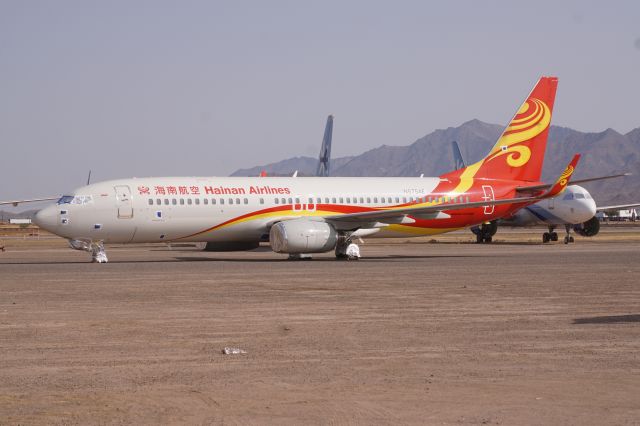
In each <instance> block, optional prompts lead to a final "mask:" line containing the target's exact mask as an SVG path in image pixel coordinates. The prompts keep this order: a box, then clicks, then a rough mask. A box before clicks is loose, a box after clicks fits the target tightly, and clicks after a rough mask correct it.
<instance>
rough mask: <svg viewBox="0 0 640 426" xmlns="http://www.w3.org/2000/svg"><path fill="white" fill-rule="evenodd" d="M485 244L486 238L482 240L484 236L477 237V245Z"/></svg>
mask: <svg viewBox="0 0 640 426" xmlns="http://www.w3.org/2000/svg"><path fill="white" fill-rule="evenodd" d="M483 242H484V238H482V235H480V234H478V235H476V243H478V244H482V243H483Z"/></svg>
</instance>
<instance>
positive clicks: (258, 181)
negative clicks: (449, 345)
mask: <svg viewBox="0 0 640 426" xmlns="http://www.w3.org/2000/svg"><path fill="white" fill-rule="evenodd" d="M557 83H558V79H557V78H556V77H541V78H540V79H539V81H538V82H537V84H536V85H535V87H534V88H533V90H532V91H531V93H530V94H529V96H527V98H526V99H525V101H524V103H523V104H522V105H521V106H520V107H519V108H518V110H517V112H516V114H515V115H514V117H513V118H512V120H511V121H510V122H509V124H508V126H507V127H506V128H505V130H504V132H503V133H502V135H501V136H500V138H499V139H498V140H497V142H496V143H495V145H494V146H493V148H492V149H491V151H490V152H489V154H488V155H487V156H486V157H485V158H483V159H482V160H480V161H478V162H477V163H474V164H471V165H469V166H467V167H465V168H463V169H460V170H456V171H452V172H449V173H446V174H444V175H442V176H439V177H430V178H429V177H421V178H401V177H388V178H387V177H383V178H375V177H350V178H341V177H159V178H139V179H137V178H132V179H120V180H111V181H105V182H99V183H93V184H90V185H87V186H84V187H81V188H78V189H76V190H75V191H73V192H71V193H69V194H68V195H63V196H62V197H60V199H59V200H58V201H57V203H56V204H55V205H51V206H48V207H45V208H43V209H42V210H40V211H38V213H37V214H36V215H35V218H34V222H35V223H36V224H37V225H38V226H40V227H42V228H43V229H45V230H47V231H49V232H52V233H54V234H56V235H59V236H61V237H64V238H67V239H68V240H69V243H70V246H71V247H72V248H74V249H78V250H84V251H87V252H89V253H91V258H92V261H94V262H97V263H105V262H107V261H108V258H107V255H106V251H105V248H104V244H109V243H143V242H144V243H154V242H207V243H212V244H213V245H215V246H216V248H217V249H218V250H220V251H227V250H251V249H254V248H257V247H258V246H259V244H260V242H261V241H268V242H269V244H270V246H271V249H272V250H273V251H274V252H276V253H284V254H289V255H302V254H309V253H323V252H329V251H334V252H335V256H336V258H337V259H352V258H353V259H357V258H359V257H360V254H359V250H358V248H357V245H356V244H355V243H354V241H357V240H358V239H359V238H361V237H374V238H384V237H399V236H423V235H434V234H439V233H444V232H449V231H453V230H457V229H462V228H465V227H470V226H474V225H478V224H482V223H485V222H491V221H493V220H495V219H498V218H501V217H504V216H508V215H510V214H511V213H512V212H515V211H517V210H520V209H521V208H523V207H526V206H529V205H531V204H534V203H536V202H538V201H540V200H543V199H548V198H550V197H554V196H556V195H558V194H559V193H561V192H563V191H564V190H565V188H566V186H567V185H568V183H569V182H570V179H571V176H572V174H573V172H574V170H575V167H576V166H577V163H578V161H579V159H580V155H579V154H576V155H575V156H574V157H573V159H572V160H571V162H570V163H569V164H568V166H567V168H566V169H565V170H564V172H563V173H562V174H561V175H560V177H559V178H558V179H557V180H556V181H555V182H554V183H551V184H544V183H542V182H540V174H541V169H542V162H543V159H544V155H545V150H546V143H547V136H548V132H549V124H550V122H551V116H552V112H553V104H554V100H555V93H556V88H557ZM0 204H2V203H0ZM354 246H355V247H354ZM354 248H355V250H354Z"/></svg>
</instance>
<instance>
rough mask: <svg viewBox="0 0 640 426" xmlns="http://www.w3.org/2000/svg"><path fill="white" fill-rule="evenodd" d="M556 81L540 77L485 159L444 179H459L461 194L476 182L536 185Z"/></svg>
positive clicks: (542, 157) (545, 143)
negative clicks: (479, 180) (515, 182)
mask: <svg viewBox="0 0 640 426" xmlns="http://www.w3.org/2000/svg"><path fill="white" fill-rule="evenodd" d="M557 87H558V79H557V78H556V77H542V78H540V80H538V84H536V86H535V87H534V88H533V90H532V91H531V93H530V94H529V96H527V99H526V100H525V101H524V103H523V104H522V106H521V107H520V108H519V109H518V112H516V115H515V116H514V117H513V118H512V119H511V121H510V122H509V125H508V126H507V127H506V128H505V130H504V132H502V136H500V138H499V139H498V141H497V142H496V144H495V145H494V146H493V148H492V149H491V151H490V152H489V155H487V156H486V157H485V158H484V159H482V160H480V161H478V162H477V163H475V164H472V165H470V166H467V167H465V168H464V169H461V170H456V171H455V172H451V173H449V174H447V175H444V177H449V178H451V177H453V178H459V179H460V182H459V183H458V185H457V187H456V188H455V190H454V191H455V192H461V193H463V192H465V191H467V190H468V189H469V188H471V186H472V185H473V182H474V180H475V179H477V178H489V179H506V180H520V181H528V182H537V181H539V180H540V174H541V173H542V163H543V162H544V152H545V150H546V148H547V136H548V134H549V124H550V123H551V114H552V112H553V102H554V101H555V98H556V88H557Z"/></svg>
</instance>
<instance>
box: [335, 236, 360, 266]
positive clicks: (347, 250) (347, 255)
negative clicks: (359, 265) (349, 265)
mask: <svg viewBox="0 0 640 426" xmlns="http://www.w3.org/2000/svg"><path fill="white" fill-rule="evenodd" d="M336 259H338V260H358V259H360V247H358V245H357V244H354V243H353V241H352V240H351V238H350V237H348V236H346V235H340V236H338V243H337V244H336Z"/></svg>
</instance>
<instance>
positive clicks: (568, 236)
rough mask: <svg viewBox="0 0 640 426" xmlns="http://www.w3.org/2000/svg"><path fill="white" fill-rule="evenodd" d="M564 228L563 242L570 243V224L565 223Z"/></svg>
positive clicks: (571, 237)
mask: <svg viewBox="0 0 640 426" xmlns="http://www.w3.org/2000/svg"><path fill="white" fill-rule="evenodd" d="M564 228H565V229H566V231H567V235H565V237H564V243H565V244H569V243H572V242H573V241H574V240H573V235H571V225H565V226H564Z"/></svg>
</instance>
